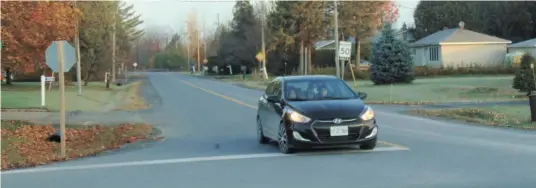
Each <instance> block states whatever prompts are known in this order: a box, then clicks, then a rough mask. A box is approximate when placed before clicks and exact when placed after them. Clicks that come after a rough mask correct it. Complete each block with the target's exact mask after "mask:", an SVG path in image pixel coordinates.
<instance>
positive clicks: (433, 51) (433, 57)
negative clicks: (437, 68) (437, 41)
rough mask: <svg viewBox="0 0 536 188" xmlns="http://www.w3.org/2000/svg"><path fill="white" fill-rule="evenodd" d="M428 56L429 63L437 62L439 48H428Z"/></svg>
mask: <svg viewBox="0 0 536 188" xmlns="http://www.w3.org/2000/svg"><path fill="white" fill-rule="evenodd" d="M428 54H429V57H428V58H429V60H430V61H439V46H434V47H430V48H429V49H428Z"/></svg>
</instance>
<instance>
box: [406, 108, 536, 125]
mask: <svg viewBox="0 0 536 188" xmlns="http://www.w3.org/2000/svg"><path fill="white" fill-rule="evenodd" d="M408 113H410V114H414V115H422V116H431V117H443V118H451V119H456V120H462V121H467V122H473V123H479V124H484V125H491V126H498V127H509V128H519V129H533V130H536V125H534V124H532V123H531V122H530V109H529V107H528V106H525V105H518V106H506V105H500V106H492V107H482V108H455V109H434V110H424V109H418V110H410V111H408Z"/></svg>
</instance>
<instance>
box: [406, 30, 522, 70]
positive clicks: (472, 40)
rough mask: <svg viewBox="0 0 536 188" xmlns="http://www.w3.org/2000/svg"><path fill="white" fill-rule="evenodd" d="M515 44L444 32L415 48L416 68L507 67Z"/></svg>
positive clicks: (467, 33)
mask: <svg viewBox="0 0 536 188" xmlns="http://www.w3.org/2000/svg"><path fill="white" fill-rule="evenodd" d="M510 43H512V41H509V40H505V39H501V38H497V37H494V36H489V35H486V34H482V33H477V32H474V31H471V30H467V29H464V24H463V22H460V27H459V28H454V29H443V30H441V31H438V32H435V33H433V34H431V35H428V36H427V37H424V38H423V39H421V40H418V41H417V42H415V43H413V44H411V46H412V47H413V48H414V52H413V53H414V64H415V66H430V67H441V66H443V67H465V66H470V65H475V64H476V65H480V66H492V65H498V64H501V63H503V60H504V56H505V55H506V52H507V45H508V44H510Z"/></svg>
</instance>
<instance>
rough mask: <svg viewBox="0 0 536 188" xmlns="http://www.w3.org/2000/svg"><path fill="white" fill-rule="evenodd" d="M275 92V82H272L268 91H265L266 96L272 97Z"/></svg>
mask: <svg viewBox="0 0 536 188" xmlns="http://www.w3.org/2000/svg"><path fill="white" fill-rule="evenodd" d="M273 91H274V82H270V83H269V84H268V87H266V90H264V94H266V96H270V95H272V92H273Z"/></svg>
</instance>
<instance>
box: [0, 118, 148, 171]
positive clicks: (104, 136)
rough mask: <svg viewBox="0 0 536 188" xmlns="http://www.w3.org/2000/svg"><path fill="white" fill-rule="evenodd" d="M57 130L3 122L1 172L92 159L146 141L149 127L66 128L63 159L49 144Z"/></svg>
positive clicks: (52, 144)
mask: <svg viewBox="0 0 536 188" xmlns="http://www.w3.org/2000/svg"><path fill="white" fill-rule="evenodd" d="M58 129H59V128H57V127H54V126H52V125H37V124H33V123H31V122H27V121H18V120H2V129H1V133H2V158H1V163H2V170H8V169H14V168H24V167H32V166H37V165H42V164H47V163H51V162H56V161H63V160H69V159H74V158H79V157H85V156H91V155H95V154H98V153H101V152H103V151H106V150H113V149H118V148H120V147H121V146H122V145H124V144H127V143H133V142H137V141H142V140H148V139H149V137H148V136H149V135H150V134H151V132H152V129H153V128H152V126H150V125H148V124H120V125H115V126H104V125H92V126H76V127H75V126H73V127H71V126H69V127H67V129H66V131H65V134H66V139H67V140H66V146H67V147H66V148H67V150H66V152H67V153H66V157H61V156H60V143H56V142H50V141H48V138H49V136H51V135H52V134H54V133H57V132H58V131H59V130H58Z"/></svg>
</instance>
